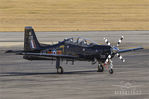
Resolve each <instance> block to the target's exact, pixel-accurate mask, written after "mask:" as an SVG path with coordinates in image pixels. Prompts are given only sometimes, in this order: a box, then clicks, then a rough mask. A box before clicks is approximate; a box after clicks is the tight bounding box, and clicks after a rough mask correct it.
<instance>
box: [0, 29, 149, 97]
mask: <svg viewBox="0 0 149 99" xmlns="http://www.w3.org/2000/svg"><path fill="white" fill-rule="evenodd" d="M36 34H37V38H38V39H39V41H40V42H45V43H51V42H54V43H55V42H57V41H61V40H63V39H64V38H68V37H75V36H81V37H87V38H89V39H91V40H94V41H96V42H97V43H99V44H104V40H103V38H104V37H106V38H108V39H109V41H111V43H112V45H115V44H116V42H117V41H118V39H119V38H120V36H121V34H123V35H124V40H123V42H122V44H121V46H120V48H130V47H138V46H142V47H144V49H143V50H139V51H134V52H128V53H124V54H122V56H123V57H124V58H125V59H126V62H125V63H123V62H121V60H119V59H118V58H117V57H115V58H114V59H113V65H114V74H112V75H111V74H109V72H108V71H106V70H105V71H104V72H102V73H99V72H96V71H97V64H95V65H92V64H91V63H89V62H80V61H76V62H75V64H74V65H72V63H71V62H70V63H68V64H66V62H65V61H64V62H62V63H61V66H62V67H63V68H64V74H56V68H55V62H54V61H53V62H52V61H28V60H24V59H23V58H22V56H18V55H14V54H5V53H4V52H5V51H6V50H9V49H11V50H20V49H23V40H24V37H23V35H24V33H23V32H0V99H149V31H88V32H37V33H36Z"/></svg>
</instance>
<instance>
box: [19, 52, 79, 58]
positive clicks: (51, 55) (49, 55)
mask: <svg viewBox="0 0 149 99" xmlns="http://www.w3.org/2000/svg"><path fill="white" fill-rule="evenodd" d="M17 54H18V55H33V56H45V57H62V58H77V56H72V55H63V54H48V53H31V52H23V53H17Z"/></svg>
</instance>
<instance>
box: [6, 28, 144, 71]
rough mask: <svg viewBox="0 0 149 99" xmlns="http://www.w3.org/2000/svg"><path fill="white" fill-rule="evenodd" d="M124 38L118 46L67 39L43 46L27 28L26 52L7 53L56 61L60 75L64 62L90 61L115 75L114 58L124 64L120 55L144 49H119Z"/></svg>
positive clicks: (82, 39)
mask: <svg viewBox="0 0 149 99" xmlns="http://www.w3.org/2000/svg"><path fill="white" fill-rule="evenodd" d="M123 38H124V37H123V36H122V37H121V38H120V39H119V41H118V43H117V45H116V46H112V45H111V44H110V42H109V41H108V40H107V39H106V38H104V40H105V43H106V45H99V44H97V43H96V42H94V41H91V40H89V39H86V38H82V37H78V38H67V39H64V40H63V41H59V42H58V43H57V44H51V45H47V44H41V43H39V42H38V40H37V38H36V35H35V32H34V30H33V28H32V27H29V26H28V27H25V33H24V50H18V51H13V50H8V51H6V53H16V54H17V55H23V58H24V59H26V60H55V61H56V69H57V73H58V74H63V72H64V70H63V68H62V66H60V62H61V61H63V60H66V61H71V62H72V64H73V63H74V61H75V60H78V61H89V62H91V63H92V64H95V63H98V70H97V71H98V72H103V71H104V69H105V68H106V69H107V70H108V71H109V73H110V74H113V64H112V58H113V57H114V56H117V57H119V59H121V60H122V61H123V62H125V59H123V57H122V56H121V55H120V53H124V52H128V51H134V50H139V49H143V48H142V47H138V48H131V49H119V48H118V46H119V44H120V43H121V41H122V40H123Z"/></svg>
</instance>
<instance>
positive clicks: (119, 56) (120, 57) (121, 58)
mask: <svg viewBox="0 0 149 99" xmlns="http://www.w3.org/2000/svg"><path fill="white" fill-rule="evenodd" d="M116 55H117V57H118V58H119V59H120V60H122V62H125V59H124V58H123V57H122V56H121V55H120V54H119V53H117V54H116Z"/></svg>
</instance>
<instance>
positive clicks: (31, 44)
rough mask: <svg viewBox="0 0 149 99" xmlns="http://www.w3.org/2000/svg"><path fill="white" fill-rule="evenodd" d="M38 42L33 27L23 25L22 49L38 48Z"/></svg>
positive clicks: (31, 49)
mask: <svg viewBox="0 0 149 99" xmlns="http://www.w3.org/2000/svg"><path fill="white" fill-rule="evenodd" d="M39 48H40V44H39V42H38V40H37V38H36V35H35V32H34V29H33V28H32V27H25V33H24V51H33V50H38V49H39Z"/></svg>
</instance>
